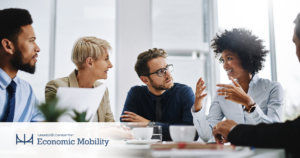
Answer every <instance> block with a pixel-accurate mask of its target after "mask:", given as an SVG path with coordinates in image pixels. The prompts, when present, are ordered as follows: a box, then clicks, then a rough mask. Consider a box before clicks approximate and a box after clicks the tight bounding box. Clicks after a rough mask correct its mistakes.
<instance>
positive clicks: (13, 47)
mask: <svg viewBox="0 0 300 158" xmlns="http://www.w3.org/2000/svg"><path fill="white" fill-rule="evenodd" d="M0 21H1V22H0V41H1V45H0V121H1V122H36V121H43V120H44V118H43V116H42V115H41V113H40V112H39V110H38V108H37V104H38V100H37V98H36V96H35V94H34V92H33V90H32V87H31V85H30V84H29V83H28V82H26V81H24V80H22V79H21V78H19V77H18V76H17V73H18V71H19V70H21V71H25V72H28V73H31V74H33V73H34V72H35V63H36V62H37V57H38V52H39V51H40V48H39V47H38V45H37V44H36V42H35V40H36V36H35V33H34V30H33V28H32V26H31V24H32V19H31V15H30V14H29V12H28V11H27V10H24V9H4V10H0Z"/></svg>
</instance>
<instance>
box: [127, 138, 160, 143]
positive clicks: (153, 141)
mask: <svg viewBox="0 0 300 158" xmlns="http://www.w3.org/2000/svg"><path fill="white" fill-rule="evenodd" d="M156 142H160V140H159V139H150V140H136V139H135V140H127V141H126V143H127V144H152V143H156Z"/></svg>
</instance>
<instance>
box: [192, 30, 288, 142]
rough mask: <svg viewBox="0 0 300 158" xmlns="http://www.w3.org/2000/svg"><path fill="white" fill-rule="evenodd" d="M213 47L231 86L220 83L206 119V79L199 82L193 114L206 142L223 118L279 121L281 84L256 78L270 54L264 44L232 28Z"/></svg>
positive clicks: (254, 37)
mask: <svg viewBox="0 0 300 158" xmlns="http://www.w3.org/2000/svg"><path fill="white" fill-rule="evenodd" d="M211 46H212V48H213V49H214V52H215V53H216V57H218V58H219V60H220V63H222V64H223V68H224V70H225V71H226V72H227V76H228V78H229V79H230V80H231V81H232V83H231V84H217V86H218V87H220V88H219V89H218V90H217V95H216V96H215V98H214V99H213V101H212V103H211V107H210V110H209V114H208V116H207V117H206V116H205V110H202V104H203V103H202V102H203V98H204V97H205V96H206V94H202V93H203V91H204V89H205V88H206V87H205V86H204V81H203V79H202V78H200V79H199V81H198V83H197V87H196V93H195V95H196V98H195V104H194V106H193V107H192V114H193V118H194V125H195V127H196V129H197V131H198V134H199V136H200V138H201V139H202V140H203V141H206V142H207V141H209V140H210V139H211V138H213V137H212V136H213V135H212V131H213V127H214V126H215V125H216V124H217V123H218V122H220V121H222V119H223V118H224V117H225V118H226V119H230V120H234V121H236V122H237V123H239V124H258V123H274V122H280V121H281V111H282V105H283V90H282V87H281V84H280V83H278V82H273V81H270V80H268V79H263V78H260V77H259V76H258V75H257V73H258V72H259V71H260V70H261V69H262V68H263V62H264V61H265V57H266V55H267V53H268V52H269V51H267V50H265V46H264V45H263V41H262V40H261V39H259V38H258V37H257V36H255V35H253V34H252V32H251V31H248V30H245V29H233V30H231V31H227V30H225V32H223V33H222V34H221V35H218V34H217V36H216V37H215V38H214V39H213V40H212V45H211Z"/></svg>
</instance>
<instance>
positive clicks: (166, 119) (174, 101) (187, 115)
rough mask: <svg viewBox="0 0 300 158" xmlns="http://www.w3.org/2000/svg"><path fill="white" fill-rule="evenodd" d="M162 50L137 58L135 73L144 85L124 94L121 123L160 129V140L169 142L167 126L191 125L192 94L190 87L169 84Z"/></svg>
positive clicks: (149, 51) (170, 78) (152, 50)
mask: <svg viewBox="0 0 300 158" xmlns="http://www.w3.org/2000/svg"><path fill="white" fill-rule="evenodd" d="M166 58H167V53H166V52H165V51H164V50H163V49H157V48H153V49H149V50H148V51H145V52H143V53H141V54H139V56H138V58H137V62H136V64H135V71H136V73H137V75H138V76H139V78H140V79H141V81H142V82H144V83H145V84H146V85H145V86H134V87H132V88H131V89H130V91H129V92H128V95H127V98H126V101H125V105H124V109H123V112H122V116H121V118H120V120H121V122H139V124H140V125H141V126H144V127H146V126H156V125H159V126H162V135H163V141H168V140H171V138H170V134H169V126H170V125H193V116H192V114H191V112H190V108H191V107H192V106H193V105H194V100H195V95H194V93H193V90H192V88H191V87H188V86H187V85H183V84H180V83H173V77H172V74H171V72H172V70H173V65H172V64H168V63H167V61H166Z"/></svg>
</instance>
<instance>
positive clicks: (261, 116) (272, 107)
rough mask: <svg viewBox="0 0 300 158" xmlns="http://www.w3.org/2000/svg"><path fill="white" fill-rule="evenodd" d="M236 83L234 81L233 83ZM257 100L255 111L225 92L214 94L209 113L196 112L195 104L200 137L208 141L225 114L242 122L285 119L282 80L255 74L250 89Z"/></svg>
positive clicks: (250, 122) (267, 121)
mask: <svg viewBox="0 0 300 158" xmlns="http://www.w3.org/2000/svg"><path fill="white" fill-rule="evenodd" d="M231 84H232V83H231ZM247 94H248V95H249V96H251V98H252V99H253V100H254V102H255V103H256V109H255V110H254V112H252V113H247V112H245V111H244V109H243V107H242V105H241V104H237V103H235V102H232V101H229V100H225V97H224V96H218V93H216V96H215V97H214V99H213V101H212V103H211V107H210V109H209V114H208V116H207V117H206V116H205V110H204V108H202V109H201V110H200V111H198V112H195V107H194V106H193V107H192V109H191V112H192V115H193V121H194V126H195V127H196V129H197V132H198V134H199V136H200V138H201V139H202V140H203V141H205V142H207V141H209V140H210V139H211V138H212V137H213V135H212V130H213V127H214V126H215V125H216V124H217V123H218V122H220V121H222V119H223V118H224V117H225V118H226V119H230V120H234V121H235V122H236V123H238V124H259V123H274V122H280V121H281V115H282V105H283V90H282V87H281V84H280V83H279V82H273V81H270V80H268V79H263V78H259V76H258V75H257V74H255V75H254V76H253V78H252V80H251V81H250V83H249V90H248V93H247Z"/></svg>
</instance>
